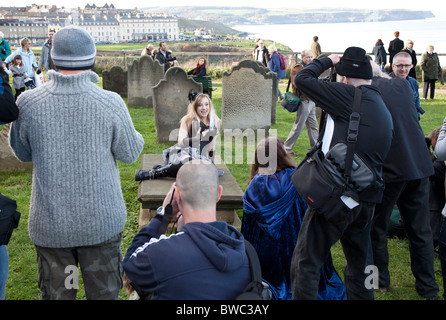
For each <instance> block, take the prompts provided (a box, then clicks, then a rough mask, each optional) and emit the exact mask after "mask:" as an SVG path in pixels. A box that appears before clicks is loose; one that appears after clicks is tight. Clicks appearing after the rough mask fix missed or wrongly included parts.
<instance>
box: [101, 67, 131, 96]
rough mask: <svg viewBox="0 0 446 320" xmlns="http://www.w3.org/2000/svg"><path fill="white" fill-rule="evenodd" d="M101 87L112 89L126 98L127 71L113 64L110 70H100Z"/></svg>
mask: <svg viewBox="0 0 446 320" xmlns="http://www.w3.org/2000/svg"><path fill="white" fill-rule="evenodd" d="M102 87H103V88H104V89H105V90H109V91H113V92H116V93H117V94H119V95H120V96H121V97H123V98H127V90H128V85H127V71H124V69H122V68H121V67H119V66H113V67H111V69H110V70H104V71H103V72H102Z"/></svg>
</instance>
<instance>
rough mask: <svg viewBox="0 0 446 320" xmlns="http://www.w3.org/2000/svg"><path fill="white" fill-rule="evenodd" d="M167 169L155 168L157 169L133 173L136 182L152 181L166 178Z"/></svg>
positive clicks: (167, 167) (166, 167)
mask: <svg viewBox="0 0 446 320" xmlns="http://www.w3.org/2000/svg"><path fill="white" fill-rule="evenodd" d="M168 169H169V166H165V167H161V168H157V169H151V170H136V172H135V180H136V181H142V180H152V179H157V178H162V177H167V176H169V175H168Z"/></svg>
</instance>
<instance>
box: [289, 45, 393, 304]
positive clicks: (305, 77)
mask: <svg viewBox="0 0 446 320" xmlns="http://www.w3.org/2000/svg"><path fill="white" fill-rule="evenodd" d="M330 67H336V71H337V78H338V79H337V82H334V83H332V82H325V81H323V80H321V79H318V77H319V76H320V75H321V74H322V73H323V72H324V71H325V70H327V69H329V68H330ZM372 76H373V74H372V68H371V65H370V61H369V59H368V58H367V57H366V52H365V50H363V49H361V48H357V47H350V48H347V50H346V51H345V52H344V55H343V57H342V59H341V58H340V57H339V56H338V55H330V56H328V57H321V58H320V59H314V60H313V62H312V63H310V64H309V65H308V66H306V67H305V68H304V69H303V70H302V71H301V72H299V73H298V74H297V75H296V77H295V78H294V82H295V84H296V86H297V87H299V88H300V89H301V91H302V92H304V93H305V94H306V95H308V97H310V99H311V100H313V101H314V102H315V103H316V104H317V105H319V106H321V108H322V109H323V110H324V111H325V112H326V113H327V114H328V115H327V119H326V124H325V128H326V129H325V132H324V133H323V137H322V151H323V152H324V153H325V154H326V153H327V151H328V150H329V149H330V148H331V147H332V146H333V145H335V144H336V143H338V142H340V141H344V142H346V141H347V131H348V125H349V119H350V114H351V113H352V107H353V99H354V95H355V87H360V88H361V89H362V97H361V103H360V115H361V117H360V123H359V130H358V131H359V133H358V137H357V142H356V148H355V153H356V154H357V155H358V156H359V157H360V158H361V159H362V160H363V161H364V162H365V163H366V164H367V165H368V166H369V168H370V169H371V170H372V171H373V172H374V175H375V177H376V181H375V184H374V185H373V186H372V187H370V188H368V189H366V190H364V191H362V192H360V193H358V197H359V202H356V203H355V202H354V201H353V202H352V201H351V200H350V201H347V202H346V206H345V207H344V208H340V209H338V210H337V211H336V212H334V213H333V215H335V216H337V217H339V219H337V221H336V222H333V221H332V220H330V221H328V220H327V219H326V218H325V217H324V216H323V215H321V214H318V213H317V212H316V211H315V210H314V209H311V208H310V209H308V210H307V212H306V213H305V217H304V220H303V223H302V227H301V230H300V232H299V237H298V240H297V243H296V247H295V249H294V253H293V259H292V263H291V280H292V289H293V298H294V299H299V300H300V299H317V292H318V283H319V277H320V271H319V270H320V269H321V267H322V265H323V264H324V262H325V261H326V259H327V256H328V254H329V252H330V249H331V246H332V245H334V244H335V243H336V242H337V241H338V240H340V241H341V244H342V246H343V250H344V254H345V257H346V260H347V266H346V268H345V270H344V281H345V285H346V292H347V298H348V299H373V298H374V295H373V290H374V287H375V283H374V281H373V280H374V279H377V274H375V272H376V268H374V266H373V260H372V255H371V243H370V228H371V222H372V218H373V213H374V209H375V204H377V203H380V202H381V198H382V195H383V185H382V165H383V162H384V159H385V158H386V156H387V154H388V152H389V150H390V145H391V142H392V136H393V124H392V117H391V115H390V113H389V111H388V110H387V108H386V105H385V104H384V102H383V100H382V98H381V95H380V93H379V91H378V90H377V89H376V88H375V87H373V86H371V79H372Z"/></svg>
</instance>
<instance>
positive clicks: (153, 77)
mask: <svg viewBox="0 0 446 320" xmlns="http://www.w3.org/2000/svg"><path fill="white" fill-rule="evenodd" d="M127 69H128V74H127V78H128V81H127V82H128V102H127V104H128V106H129V107H132V106H149V107H153V103H152V87H154V86H156V85H157V84H158V82H159V81H160V80H161V79H163V76H164V67H163V66H162V65H161V64H160V63H159V62H158V61H157V60H153V59H152V58H151V57H149V56H142V57H141V58H140V59H138V60H135V61H133V64H132V65H128V68H127Z"/></svg>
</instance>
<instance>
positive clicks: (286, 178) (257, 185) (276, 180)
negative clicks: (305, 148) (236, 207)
mask: <svg viewBox="0 0 446 320" xmlns="http://www.w3.org/2000/svg"><path fill="white" fill-rule="evenodd" d="M295 169H296V168H295V167H290V168H285V169H283V170H281V171H279V172H277V173H275V174H272V175H259V174H258V175H256V176H255V177H254V178H253V179H252V181H251V182H250V184H249V186H248V188H247V189H246V191H245V193H244V194H243V209H244V211H245V212H247V213H260V212H263V211H270V210H273V211H276V210H275V209H274V208H277V206H278V205H279V203H289V202H290V201H292V200H294V199H293V198H294V197H295V196H296V193H297V192H296V189H295V188H294V185H293V182H292V181H291V175H292V174H293V173H294V170H295ZM279 206H280V205H279Z"/></svg>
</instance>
